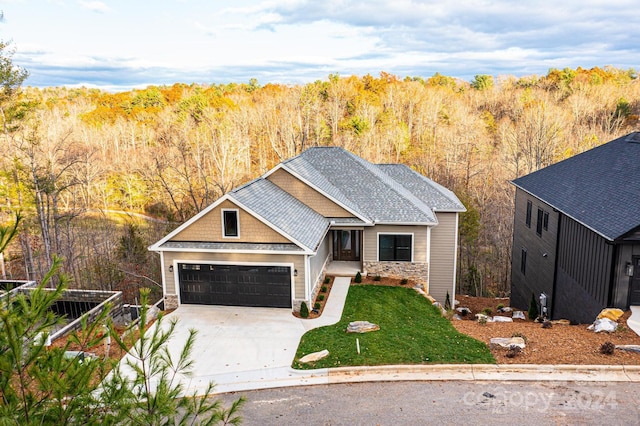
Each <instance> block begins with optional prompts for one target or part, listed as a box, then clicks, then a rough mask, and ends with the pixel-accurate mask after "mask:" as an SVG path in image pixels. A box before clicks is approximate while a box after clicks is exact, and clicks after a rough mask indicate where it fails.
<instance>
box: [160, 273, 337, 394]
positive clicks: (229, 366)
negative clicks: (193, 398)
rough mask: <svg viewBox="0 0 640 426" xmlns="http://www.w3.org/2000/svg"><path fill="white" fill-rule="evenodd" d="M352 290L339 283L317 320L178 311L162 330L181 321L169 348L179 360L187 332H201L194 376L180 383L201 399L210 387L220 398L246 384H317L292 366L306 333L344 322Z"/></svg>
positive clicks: (250, 312)
mask: <svg viewBox="0 0 640 426" xmlns="http://www.w3.org/2000/svg"><path fill="white" fill-rule="evenodd" d="M348 288H349V278H336V280H335V282H334V284H333V287H332V289H331V294H330V297H329V298H328V299H327V305H326V306H325V309H324V311H323V314H322V316H321V317H320V318H317V319H313V320H302V319H299V318H296V317H294V316H293V314H292V313H291V310H290V309H282V308H252V307H235V306H203V305H182V306H180V307H179V308H178V309H176V310H175V311H173V312H172V313H170V314H168V315H167V316H165V317H164V319H163V324H164V326H165V327H166V326H168V324H169V320H171V319H173V318H175V319H177V320H178V322H177V325H176V328H175V335H174V338H173V339H172V340H171V341H170V344H169V351H170V353H171V354H172V356H173V357H176V358H177V357H178V356H179V353H180V351H181V350H182V348H183V346H184V343H185V341H186V340H187V337H188V335H189V329H195V330H197V331H198V334H197V336H196V341H195V345H194V349H193V352H192V359H193V360H194V365H193V369H192V374H191V375H190V377H183V378H182V380H183V384H184V385H185V386H186V387H187V388H188V393H192V392H193V391H197V392H198V393H199V394H200V393H202V391H204V390H205V389H206V386H207V385H208V383H209V382H210V381H213V382H214V383H216V388H215V391H216V392H226V391H229V390H235V389H239V388H247V385H248V383H252V385H251V386H250V388H254V389H260V388H264V387H273V386H274V383H278V382H280V381H283V382H290V381H291V380H292V379H294V380H296V381H297V380H298V379H300V380H301V382H300V384H307V383H308V384H311V383H313V380H312V379H313V377H310V375H309V373H308V372H296V371H294V370H293V369H291V367H290V366H291V362H292V361H293V358H294V356H295V353H296V350H297V348H298V343H299V342H300V338H301V337H302V335H303V334H304V333H305V332H306V331H307V330H310V329H312V328H316V327H320V326H323V325H329V324H334V323H336V322H337V321H339V320H340V317H341V315H342V309H343V307H344V301H345V298H346V295H347V292H348ZM311 376H312V375H311ZM309 379H311V381H309Z"/></svg>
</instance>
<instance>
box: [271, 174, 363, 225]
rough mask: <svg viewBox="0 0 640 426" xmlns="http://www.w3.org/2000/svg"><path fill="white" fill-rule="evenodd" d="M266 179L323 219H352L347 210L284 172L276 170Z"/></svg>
mask: <svg viewBox="0 0 640 426" xmlns="http://www.w3.org/2000/svg"><path fill="white" fill-rule="evenodd" d="M267 179H268V180H270V181H271V182H272V183H274V184H275V185H277V186H278V187H280V188H281V189H282V190H284V191H286V192H288V193H289V194H291V195H292V196H293V197H294V198H297V199H298V200H300V201H301V202H303V203H304V204H306V205H307V206H309V207H311V208H312V209H313V210H315V211H316V212H318V213H320V214H321V215H322V216H324V217H354V216H353V215H352V214H351V213H349V212H348V211H347V210H345V209H344V208H342V207H340V206H339V205H338V204H336V203H334V202H333V201H331V200H330V199H328V198H327V197H325V196H324V195H322V194H321V193H320V192H318V191H316V190H315V189H313V188H312V187H310V186H309V185H307V184H306V183H304V182H302V181H301V180H300V179H298V178H296V177H295V176H293V175H291V174H290V173H289V172H287V171H286V170H282V169H280V170H277V171H275V172H274V173H272V174H271V175H269V176H268V177H267Z"/></svg>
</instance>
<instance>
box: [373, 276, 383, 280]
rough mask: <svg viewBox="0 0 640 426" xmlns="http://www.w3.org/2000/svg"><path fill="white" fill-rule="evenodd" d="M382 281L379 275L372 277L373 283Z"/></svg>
mask: <svg viewBox="0 0 640 426" xmlns="http://www.w3.org/2000/svg"><path fill="white" fill-rule="evenodd" d="M381 279H382V277H381V276H380V275H376V276H375V277H373V280H374V281H380V280H381Z"/></svg>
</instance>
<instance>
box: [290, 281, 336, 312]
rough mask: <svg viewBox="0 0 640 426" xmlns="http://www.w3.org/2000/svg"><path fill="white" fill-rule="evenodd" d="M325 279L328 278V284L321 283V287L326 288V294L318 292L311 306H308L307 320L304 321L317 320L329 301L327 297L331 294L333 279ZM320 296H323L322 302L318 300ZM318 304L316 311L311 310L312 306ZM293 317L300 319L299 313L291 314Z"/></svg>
mask: <svg viewBox="0 0 640 426" xmlns="http://www.w3.org/2000/svg"><path fill="white" fill-rule="evenodd" d="M327 278H329V282H328V283H324V282H323V283H322V285H321V287H326V288H327V291H326V292H322V290H321V291H320V292H318V296H316V300H315V301H314V302H313V303H312V304H311V306H309V316H308V317H307V318H304V319H314V318H318V317H319V316H320V315H322V311H323V310H324V306H325V305H326V304H327V301H328V300H329V295H330V294H331V287H333V280H334V277H330V276H328V277H327ZM320 295H323V296H324V300H319V299H320V297H319V296H320ZM316 303H319V304H320V307H319V308H318V309H313V306H314V305H315V304H316ZM293 316H294V317H297V318H302V317H301V316H300V312H296V311H294V312H293Z"/></svg>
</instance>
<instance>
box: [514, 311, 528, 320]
mask: <svg viewBox="0 0 640 426" xmlns="http://www.w3.org/2000/svg"><path fill="white" fill-rule="evenodd" d="M511 318H513V319H521V320H523V319H526V318H525V316H524V312H522V311H513V314H511Z"/></svg>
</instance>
